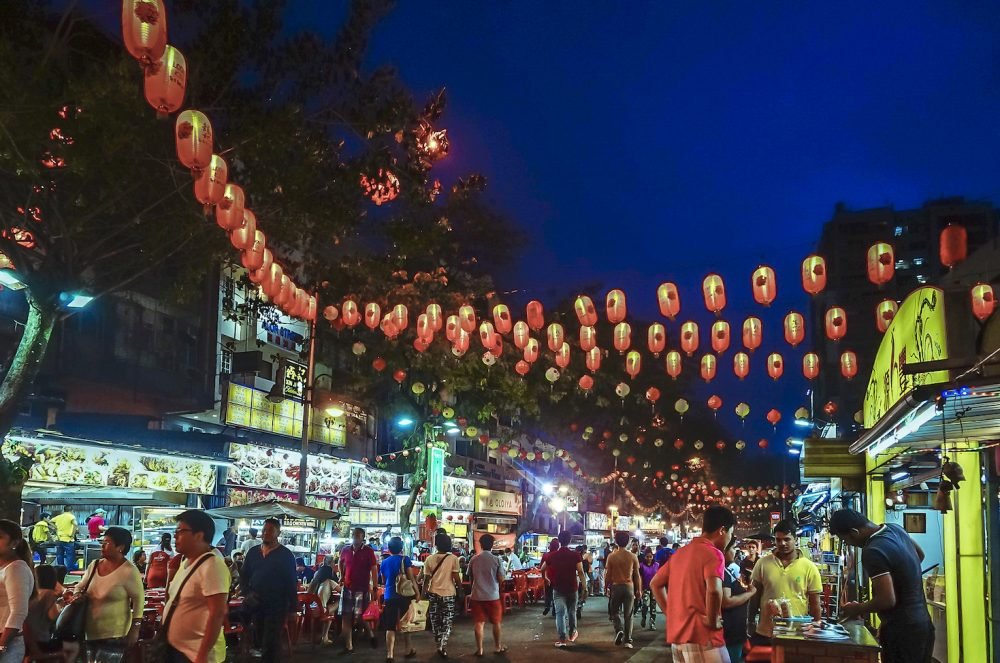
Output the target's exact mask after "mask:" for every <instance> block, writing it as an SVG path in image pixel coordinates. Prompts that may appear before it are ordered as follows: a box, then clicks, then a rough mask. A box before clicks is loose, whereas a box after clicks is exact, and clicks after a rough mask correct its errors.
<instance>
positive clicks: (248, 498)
mask: <svg viewBox="0 0 1000 663" xmlns="http://www.w3.org/2000/svg"><path fill="white" fill-rule="evenodd" d="M270 500H277V501H278V502H296V503H297V502H298V501H299V495H298V493H289V492H284V491H280V490H258V489H256V488H232V487H230V488H229V489H228V490H227V491H226V506H244V505H246V504H256V503H257V502H268V501H270ZM306 506H312V507H316V508H317V509H326V510H327V511H337V512H339V513H342V514H343V513H347V502H346V501H344V500H336V499H333V498H330V497H320V496H318V495H306Z"/></svg>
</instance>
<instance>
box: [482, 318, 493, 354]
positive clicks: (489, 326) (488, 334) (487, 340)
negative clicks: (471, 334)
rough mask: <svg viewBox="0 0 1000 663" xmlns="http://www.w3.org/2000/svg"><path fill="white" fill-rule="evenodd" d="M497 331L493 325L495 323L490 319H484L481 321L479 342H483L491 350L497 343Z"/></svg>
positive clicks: (484, 346)
mask: <svg viewBox="0 0 1000 663" xmlns="http://www.w3.org/2000/svg"><path fill="white" fill-rule="evenodd" d="M496 335H497V333H496V330H495V329H494V327H493V323H492V322H490V321H489V320H483V321H482V322H481V323H479V342H480V343H482V344H483V348H484V349H486V350H490V349H492V348H493V346H494V345H496V340H495V337H496Z"/></svg>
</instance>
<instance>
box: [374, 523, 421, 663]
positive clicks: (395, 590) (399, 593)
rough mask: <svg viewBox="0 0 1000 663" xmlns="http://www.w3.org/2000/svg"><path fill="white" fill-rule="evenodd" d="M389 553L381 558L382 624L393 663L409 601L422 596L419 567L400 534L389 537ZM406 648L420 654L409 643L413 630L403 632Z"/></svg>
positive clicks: (408, 653) (389, 662)
mask: <svg viewBox="0 0 1000 663" xmlns="http://www.w3.org/2000/svg"><path fill="white" fill-rule="evenodd" d="M389 553H390V554H389V556H388V557H387V558H386V559H384V560H383V561H382V567H381V572H382V578H383V580H384V583H385V584H384V587H385V606H384V607H383V609H382V616H381V618H380V626H381V627H382V628H384V629H385V648H386V652H385V660H386V663H392V659H393V653H394V652H395V648H396V631H399V630H400V628H399V622H400V620H402V618H403V616H404V615H406V613H407V612H408V611H409V609H410V603H411V602H412V601H413V600H414V599H416V600H420V588H419V586H418V585H417V581H416V575H417V574H416V569H414V568H413V560H411V559H410V558H409V557H407V556H405V555H403V540H402V539H401V538H399V537H398V536H394V537H392V538H391V539H389ZM402 637H403V648H404V649H405V650H406V658H413V657H414V656H416V655H417V652H416V650H415V649H413V648H412V647H410V634H409V633H407V632H406V631H403V632H402Z"/></svg>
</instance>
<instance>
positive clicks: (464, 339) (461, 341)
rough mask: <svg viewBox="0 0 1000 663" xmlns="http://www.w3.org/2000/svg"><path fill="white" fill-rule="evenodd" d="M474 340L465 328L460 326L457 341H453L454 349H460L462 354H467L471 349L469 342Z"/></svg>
mask: <svg viewBox="0 0 1000 663" xmlns="http://www.w3.org/2000/svg"><path fill="white" fill-rule="evenodd" d="M471 342H472V336H471V335H470V334H469V332H467V331H465V329H463V328H461V327H459V329H458V334H457V335H456V336H455V341H454V343H452V349H454V350H458V351H459V352H461V353H462V354H465V352H466V351H468V349H469V344H470V343H471Z"/></svg>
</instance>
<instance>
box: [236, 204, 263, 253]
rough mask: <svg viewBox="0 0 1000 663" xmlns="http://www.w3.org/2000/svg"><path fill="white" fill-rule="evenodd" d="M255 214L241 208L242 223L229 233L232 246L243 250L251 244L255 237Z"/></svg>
mask: <svg viewBox="0 0 1000 663" xmlns="http://www.w3.org/2000/svg"><path fill="white" fill-rule="evenodd" d="M256 233H257V216H256V215H255V214H254V213H253V212H251V211H250V210H248V209H244V210H243V224H242V225H241V226H240V227H239V228H237V229H235V230H234V231H233V232H231V233H229V242H230V243H231V244H232V245H233V248H236V249H239V250H241V251H245V250H246V249H249V248H250V247H252V246H253V241H254V239H255V238H256V237H257V234H256Z"/></svg>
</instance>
